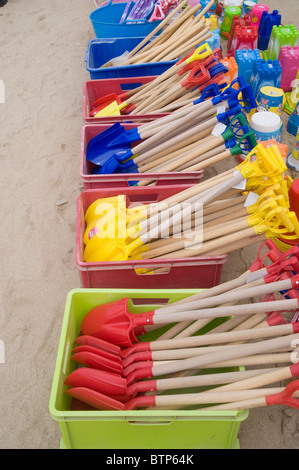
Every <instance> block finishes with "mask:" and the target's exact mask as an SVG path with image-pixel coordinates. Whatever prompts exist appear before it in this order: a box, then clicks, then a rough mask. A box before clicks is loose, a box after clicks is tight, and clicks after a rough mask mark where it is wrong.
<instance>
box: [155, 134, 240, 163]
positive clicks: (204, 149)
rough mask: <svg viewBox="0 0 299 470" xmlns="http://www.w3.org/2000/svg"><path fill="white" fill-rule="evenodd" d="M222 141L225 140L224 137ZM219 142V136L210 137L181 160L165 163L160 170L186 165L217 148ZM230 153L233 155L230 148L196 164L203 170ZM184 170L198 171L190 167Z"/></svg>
mask: <svg viewBox="0 0 299 470" xmlns="http://www.w3.org/2000/svg"><path fill="white" fill-rule="evenodd" d="M216 139H217V140H216ZM221 139H222V138H221ZM222 141H223V139H222ZM219 142H220V139H218V138H217V137H215V138H214V139H210V140H209V141H208V142H206V143H205V144H204V145H201V146H199V147H198V148H196V149H194V150H193V151H192V152H190V153H188V154H187V155H185V156H184V157H182V158H180V159H179V160H176V161H174V162H171V163H169V164H168V165H165V166H164V167H162V168H161V169H160V171H161V172H169V171H173V170H175V169H176V168H178V167H179V166H181V165H185V164H186V163H188V162H189V163H190V162H191V161H192V160H193V159H195V158H198V157H200V156H205V154H206V153H208V152H210V151H211V150H213V149H215V148H217V147H218V146H219ZM230 155H231V154H230V151H229V150H228V151H226V152H223V153H221V154H219V155H216V156H214V157H211V158H209V159H206V158H205V159H204V162H203V163H199V164H198V165H196V166H197V167H198V168H199V170H201V169H203V168H205V167H206V166H208V165H210V164H213V163H215V162H217V161H220V160H223V159H224V158H227V157H228V156H230ZM210 162H211V163H210ZM183 171H197V170H189V168H187V169H185V170H183Z"/></svg>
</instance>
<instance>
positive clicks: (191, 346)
mask: <svg viewBox="0 0 299 470" xmlns="http://www.w3.org/2000/svg"><path fill="white" fill-rule="evenodd" d="M292 333H293V328H292V325H290V324H288V325H279V326H271V327H269V326H268V327H266V328H257V329H253V330H251V329H249V330H240V331H230V332H225V333H215V334H210V335H199V336H196V337H189V338H179V339H176V338H174V339H169V340H161V341H153V342H152V343H151V350H152V351H153V353H152V358H153V360H154V361H156V360H157V361H158V360H162V361H164V360H171V359H180V358H185V357H195V356H196V355H197V350H198V351H202V346H207V345H216V344H218V345H219V344H220V345H221V344H223V343H233V342H234V341H250V340H254V339H262V338H276V337H279V336H285V335H290V334H292ZM195 340H196V341H195ZM200 346H201V347H200ZM168 353H169V354H168Z"/></svg>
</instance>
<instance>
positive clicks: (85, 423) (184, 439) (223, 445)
mask: <svg viewBox="0 0 299 470" xmlns="http://www.w3.org/2000/svg"><path fill="white" fill-rule="evenodd" d="M196 292H198V290H161V289H159V290H137V289H136V290H134V289H130V290H127V289H111V290H107V289H75V290H72V291H70V292H69V294H68V296H67V300H66V305H65V312H64V318H63V324H62V330H61V336H60V341H59V346H58V354H57V360H56V365H55V371H54V377H53V383H52V390H51V396H50V402H49V411H50V414H51V417H52V418H53V419H54V420H55V421H57V422H58V424H59V427H60V431H61V443H60V447H61V448H65V449H235V448H238V447H239V441H238V431H239V427H240V424H241V422H242V421H243V420H245V419H246V418H247V416H248V411H247V410H245V411H204V410H198V409H196V410H195V409H193V410H154V409H153V410H133V411H125V412H124V411H100V410H99V411H91V410H90V411H87V410H86V411H84V410H80V411H78V410H76V411H72V410H71V397H69V396H68V395H66V394H64V390H65V385H64V380H65V378H66V377H67V376H68V375H69V374H70V373H71V372H72V371H73V370H74V369H75V367H76V364H75V363H74V362H73V361H71V359H70V357H71V351H72V348H73V344H74V340H75V338H76V337H77V336H79V334H80V327H81V323H82V320H83V318H84V317H85V315H86V314H87V313H88V312H89V311H90V310H91V309H92V308H94V307H96V306H97V305H100V304H103V303H107V302H111V301H114V300H118V299H121V298H124V297H129V298H130V305H129V310H130V311H131V312H132V313H141V312H146V311H149V310H153V309H156V308H158V307H159V306H160V307H161V306H162V305H165V304H167V303H171V302H174V301H176V300H180V299H182V298H184V297H186V296H189V295H191V294H194V293H196ZM222 321H223V319H222ZM213 322H216V324H217V321H216V320H213ZM213 324H214V326H215V323H213ZM165 329H166V327H164V328H161V329H159V330H155V331H154V332H151V333H147V334H146V335H144V337H143V341H151V340H153V339H155V338H156V337H158V336H159V335H161V334H162V332H164V331H165ZM213 370H214V372H215V369H213ZM228 370H240V368H239V369H237V368H236V369H222V370H221V371H228ZM218 371H220V370H218ZM208 372H209V370H208V369H205V373H208ZM200 390H203V389H200ZM200 390H199V389H196V390H192V391H200ZM173 393H174V391H173ZM196 408H198V407H196Z"/></svg>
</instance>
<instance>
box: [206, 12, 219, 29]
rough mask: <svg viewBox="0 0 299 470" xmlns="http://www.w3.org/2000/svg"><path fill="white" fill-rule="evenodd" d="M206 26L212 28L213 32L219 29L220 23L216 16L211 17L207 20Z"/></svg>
mask: <svg viewBox="0 0 299 470" xmlns="http://www.w3.org/2000/svg"><path fill="white" fill-rule="evenodd" d="M206 25H207V26H209V27H210V31H211V32H213V31H214V30H215V29H218V21H217V18H216V16H215V15H211V16H209V18H207V19H206Z"/></svg>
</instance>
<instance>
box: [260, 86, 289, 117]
mask: <svg viewBox="0 0 299 470" xmlns="http://www.w3.org/2000/svg"><path fill="white" fill-rule="evenodd" d="M284 100H285V95H284V92H283V90H282V89H281V88H275V87H270V86H264V87H262V88H261V89H260V92H259V94H258V97H257V99H256V101H257V111H270V112H271V113H276V114H278V116H281V113H282V110H283V105H284Z"/></svg>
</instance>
